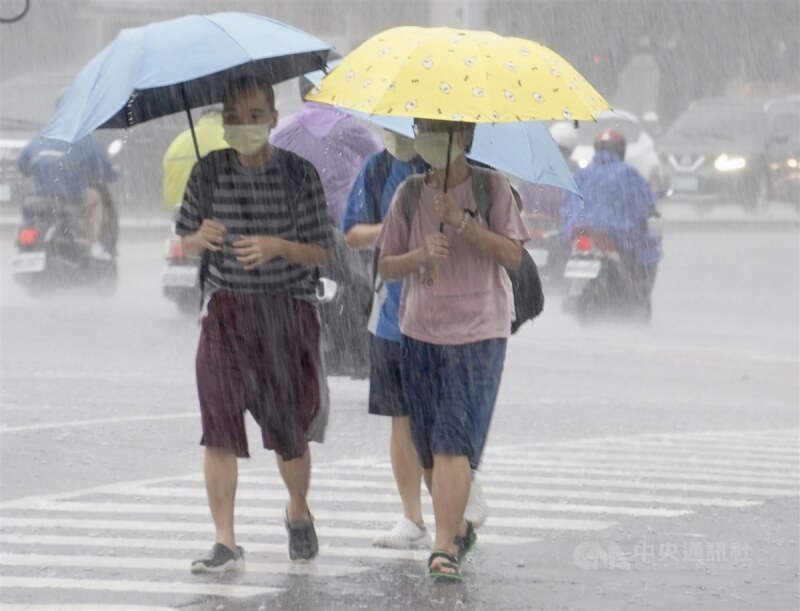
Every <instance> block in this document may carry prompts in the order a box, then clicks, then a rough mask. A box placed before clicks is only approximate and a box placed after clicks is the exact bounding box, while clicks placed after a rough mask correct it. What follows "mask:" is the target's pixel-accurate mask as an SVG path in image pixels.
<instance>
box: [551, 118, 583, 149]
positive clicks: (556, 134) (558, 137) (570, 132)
mask: <svg viewBox="0 0 800 611" xmlns="http://www.w3.org/2000/svg"><path fill="white" fill-rule="evenodd" d="M550 135H551V136H553V140H555V141H556V144H557V145H558V146H559V147H560V148H562V149H566V150H567V151H569V152H570V153H571V152H572V151H573V150H575V147H576V146H578V130H577V129H575V127H574V126H573V124H572V123H569V122H567V121H560V122H559V123H554V124H553V125H551V126H550Z"/></svg>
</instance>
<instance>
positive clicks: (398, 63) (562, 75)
mask: <svg viewBox="0 0 800 611" xmlns="http://www.w3.org/2000/svg"><path fill="white" fill-rule="evenodd" d="M307 99H308V100H312V101H315V102H323V103H328V104H335V105H338V106H340V107H342V108H348V109H351V110H357V111H360V112H364V113H369V114H378V115H393V116H408V117H415V118H419V119H434V120H442V121H464V122H469V123H501V122H509V121H530V120H551V119H568V120H573V119H575V120H577V119H593V118H594V117H595V116H596V115H597V114H598V113H599V112H601V111H603V110H606V109H608V108H609V104H608V102H606V101H605V100H604V99H603V97H602V96H601V95H600V94H599V93H598V92H597V91H596V90H595V89H594V87H592V86H591V85H590V84H589V83H588V82H587V81H586V79H585V78H583V77H582V76H581V75H580V74H579V73H578V72H577V71H576V70H575V68H573V67H572V66H571V65H570V64H569V62H567V61H566V60H565V59H564V58H562V57H561V56H559V55H558V54H557V53H555V52H554V51H552V50H550V49H548V48H547V47H544V46H542V45H540V44H538V43H536V42H533V41H530V40H525V39H523V38H512V37H503V36H499V35H497V34H494V33H492V32H477V31H471V30H454V29H451V28H419V27H412V26H403V27H398V28H392V29H389V30H386V31H384V32H381V33H380V34H377V35H375V36H373V37H372V38H370V39H369V40H367V41H366V42H365V43H363V44H362V45H361V46H360V47H358V48H357V49H356V50H354V51H353V52H351V53H350V54H349V55H347V57H345V58H344V59H343V60H342V62H341V64H340V65H339V66H338V67H337V68H335V69H334V70H333V71H332V72H331V73H330V74H329V75H328V76H327V77H325V78H324V79H323V81H322V82H321V83H320V84H319V85H318V86H317V87H316V88H315V89H314V90H312V92H311V93H310V94H309V95H308V96H307Z"/></svg>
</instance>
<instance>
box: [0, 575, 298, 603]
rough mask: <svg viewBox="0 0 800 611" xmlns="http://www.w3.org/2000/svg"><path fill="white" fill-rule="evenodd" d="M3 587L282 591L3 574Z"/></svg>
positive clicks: (234, 593) (240, 594) (233, 594)
mask: <svg viewBox="0 0 800 611" xmlns="http://www.w3.org/2000/svg"><path fill="white" fill-rule="evenodd" d="M0 588H4V589H10V588H33V589H35V590H41V589H45V588H46V589H58V590H92V591H101V592H140V593H148V594H191V595H193V596H224V597H226V598H250V597H252V596H265V595H268V594H271V595H274V594H279V593H280V592H282V591H283V590H281V589H280V588H267V587H264V586H239V585H223V584H211V583H209V584H203V583H197V584H194V583H180V582H167V581H129V580H123V579H64V578H55V577H12V576H8V575H0Z"/></svg>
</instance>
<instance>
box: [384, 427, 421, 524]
mask: <svg viewBox="0 0 800 611" xmlns="http://www.w3.org/2000/svg"><path fill="white" fill-rule="evenodd" d="M390 456H391V460H392V471H393V472H394V481H395V482H396V483H397V491H398V492H399V493H400V500H401V501H402V502H403V514H404V515H405V517H406V518H407V519H409V520H411V521H412V522H416V523H417V524H419V525H420V526H421V525H422V524H423V523H424V520H423V518H422V504H421V501H420V480H421V479H422V467H421V466H420V464H419V457H418V456H417V450H416V448H415V447H414V442H413V441H412V440H411V427H410V425H409V421H408V418H407V417H400V418H392V437H391V449H390Z"/></svg>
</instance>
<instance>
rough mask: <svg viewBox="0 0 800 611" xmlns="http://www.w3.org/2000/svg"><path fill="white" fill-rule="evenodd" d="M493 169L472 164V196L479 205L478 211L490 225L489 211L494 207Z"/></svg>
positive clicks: (487, 224)
mask: <svg viewBox="0 0 800 611" xmlns="http://www.w3.org/2000/svg"><path fill="white" fill-rule="evenodd" d="M492 195H493V193H492V171H491V170H486V169H484V168H480V167H476V166H472V196H473V197H474V198H475V203H476V204H477V205H478V213H479V214H480V215H481V216H482V217H483V219H484V220H485V221H486V226H487V227H489V212H490V211H491V209H492Z"/></svg>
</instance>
